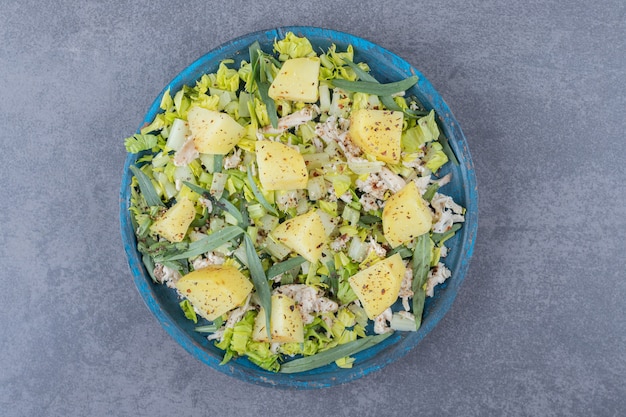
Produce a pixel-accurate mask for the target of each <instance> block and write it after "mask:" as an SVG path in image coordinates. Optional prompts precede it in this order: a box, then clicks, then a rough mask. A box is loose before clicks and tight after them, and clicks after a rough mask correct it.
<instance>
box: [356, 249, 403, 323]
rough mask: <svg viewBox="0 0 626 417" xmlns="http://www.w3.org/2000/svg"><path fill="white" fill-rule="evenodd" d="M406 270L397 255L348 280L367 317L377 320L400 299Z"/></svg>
mask: <svg viewBox="0 0 626 417" xmlns="http://www.w3.org/2000/svg"><path fill="white" fill-rule="evenodd" d="M405 269H406V268H405V266H404V263H403V262H402V258H401V257H400V254H398V253H396V254H394V255H392V256H390V257H389V258H387V259H383V260H382V261H379V262H376V263H375V264H374V265H372V266H370V267H369V268H367V269H364V270H363V271H360V272H357V273H356V274H354V275H353V276H351V277H350V278H349V279H348V282H349V283H350V287H352V290H353V291H354V293H355V294H356V295H357V297H358V298H359V301H361V305H362V306H363V309H364V310H365V313H366V314H367V317H369V318H370V319H372V320H373V319H375V318H376V317H378V316H379V315H381V314H382V313H383V311H385V310H386V309H387V308H388V307H390V306H391V305H392V304H393V303H394V302H395V301H396V300H397V299H398V294H399V293H400V286H401V285H402V279H403V278H404V272H405Z"/></svg>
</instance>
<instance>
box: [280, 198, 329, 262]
mask: <svg viewBox="0 0 626 417" xmlns="http://www.w3.org/2000/svg"><path fill="white" fill-rule="evenodd" d="M270 236H271V237H272V239H274V240H275V241H277V242H278V243H282V244H283V245H285V246H287V247H288V248H290V249H291V250H293V251H295V252H296V253H298V254H299V255H302V257H304V258H305V259H306V260H307V261H310V262H317V260H318V259H319V258H320V257H321V256H322V251H323V250H324V247H325V245H326V240H327V237H326V229H325V228H324V223H322V219H321V218H320V216H319V215H318V214H317V212H316V211H315V210H311V211H308V212H306V213H305V214H301V215H300V216H296V217H294V218H292V219H289V220H287V221H285V222H284V223H281V224H279V225H278V226H276V228H275V229H274V230H273V231H272V232H271V234H270Z"/></svg>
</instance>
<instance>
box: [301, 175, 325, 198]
mask: <svg viewBox="0 0 626 417" xmlns="http://www.w3.org/2000/svg"><path fill="white" fill-rule="evenodd" d="M306 188H307V191H308V192H309V200H311V201H317V200H319V199H321V198H324V197H325V196H326V181H325V180H324V177H313V178H309V182H308V183H307V187H306Z"/></svg>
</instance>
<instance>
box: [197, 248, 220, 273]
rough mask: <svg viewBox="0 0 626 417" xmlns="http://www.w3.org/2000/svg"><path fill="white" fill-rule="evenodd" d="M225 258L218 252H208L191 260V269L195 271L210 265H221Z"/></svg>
mask: <svg viewBox="0 0 626 417" xmlns="http://www.w3.org/2000/svg"><path fill="white" fill-rule="evenodd" d="M225 260H226V259H225V258H224V255H223V254H221V253H219V252H215V251H214V252H208V253H206V254H204V256H203V257H202V256H201V257H199V258H196V259H194V260H193V263H192V265H193V269H194V270H195V271H197V270H198V269H203V268H206V267H208V266H210V265H222V264H223V263H224V261H225Z"/></svg>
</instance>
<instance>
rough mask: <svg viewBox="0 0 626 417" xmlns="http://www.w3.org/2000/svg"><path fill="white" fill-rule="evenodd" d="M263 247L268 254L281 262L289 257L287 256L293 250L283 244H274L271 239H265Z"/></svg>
mask: <svg viewBox="0 0 626 417" xmlns="http://www.w3.org/2000/svg"><path fill="white" fill-rule="evenodd" d="M263 246H264V248H265V250H266V251H267V253H269V254H270V255H272V256H273V257H275V258H276V259H278V260H279V261H282V260H283V259H285V258H286V257H287V255H289V254H290V253H291V249H289V248H288V247H287V246H285V245H283V244H282V243H278V242H274V241H273V240H272V239H271V238H268V239H265V242H264V244H263Z"/></svg>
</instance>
